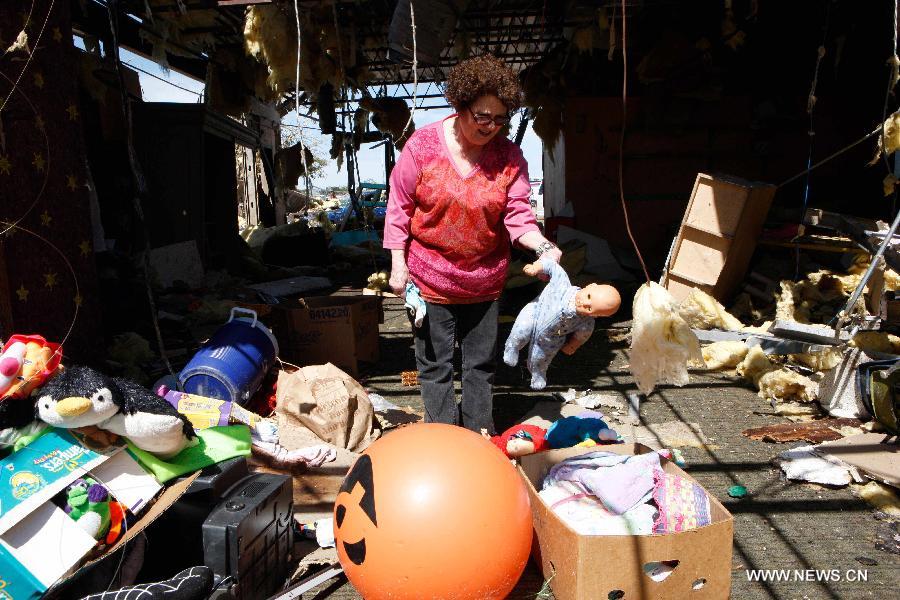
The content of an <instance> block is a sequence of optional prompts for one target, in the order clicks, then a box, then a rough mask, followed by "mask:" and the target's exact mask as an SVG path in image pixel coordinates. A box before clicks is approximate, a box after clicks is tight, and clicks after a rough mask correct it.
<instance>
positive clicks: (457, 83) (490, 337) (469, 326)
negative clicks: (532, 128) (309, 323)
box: [384, 56, 561, 433]
mask: <svg viewBox="0 0 900 600" xmlns="http://www.w3.org/2000/svg"><path fill="white" fill-rule="evenodd" d="M521 94H522V91H521V88H520V87H519V82H518V79H517V77H516V75H515V73H513V71H512V70H511V69H509V67H507V66H506V65H504V64H503V62H501V61H500V60H499V59H497V58H494V57H492V56H479V57H476V58H472V59H469V60H466V61H463V62H461V63H459V64H458V65H457V66H456V67H454V68H453V69H452V70H451V71H450V73H449V76H448V78H447V88H446V92H445V95H446V97H447V101H448V102H449V103H450V105H451V106H453V108H454V109H455V110H456V114H454V115H451V116H450V117H447V118H446V119H443V120H442V121H439V122H437V123H432V124H431V125H428V126H426V127H424V128H422V129H420V130H418V131H416V132H415V133H414V134H413V135H412V136H411V137H410V139H409V141H407V143H406V145H405V146H404V148H403V152H402V154H401V155H400V158H399V160H398V161H397V164H396V166H395V167H394V170H393V172H392V174H391V182H390V183H391V193H390V198H389V200H388V209H387V216H386V218H385V226H384V247H385V248H388V249H390V251H391V277H390V286H391V289H392V290H393V292H394V293H396V294H398V295H400V296H403V295H404V293H405V291H406V284H407V282H408V281H410V280H411V281H412V282H413V283H415V285H416V286H418V288H419V293H420V295H421V297H422V298H423V299H424V300H425V303H426V316H425V319H424V322H423V323H422V325H421V326H420V327H414V328H413V330H414V333H415V349H416V364H417V366H418V369H419V384H420V386H421V389H422V399H423V401H424V404H425V421H426V422H437V423H449V424H454V425H457V424H459V420H460V412H461V413H462V425H463V426H464V427H466V428H468V429H471V430H473V431H480V430H481V429H487V430H488V431H489V432H491V433H494V423H493V418H492V414H491V412H492V385H493V380H494V370H495V367H496V361H497V316H498V311H497V300H498V298H499V297H500V293H501V292H502V291H503V286H504V283H505V281H506V271H507V266H508V264H509V253H510V242H512V243H515V244H518V245H519V246H521V247H523V248H525V249H528V250H532V251H534V252H535V253H536V254H537V255H538V256H541V255H544V256H546V257H548V258H550V259H551V260H553V261H556V262H559V258H560V255H561V252H560V250H559V248H557V247H556V246H555V245H553V244H552V243H551V242H549V241H547V239H546V238H545V237H544V236H543V235H541V233H540V230H539V229H538V226H537V222H536V221H535V218H534V213H533V212H532V211H531V205H530V203H529V197H530V195H531V186H530V184H529V181H528V165H527V163H526V162H525V159H524V158H523V156H522V152H521V150H520V149H519V148H518V147H517V146H516V145H515V144H513V143H512V142H510V141H509V140H508V139H507V138H505V137H504V136H500V135H498V133H499V132H500V130H501V129H502V128H503V126H504V125H506V124H507V123H508V122H509V118H510V117H509V114H510V112H511V111H514V110H515V109H517V108H518V107H519V102H520V98H521ZM457 342H458V343H459V346H460V350H461V352H462V404H461V410H460V408H459V407H457V404H456V396H455V393H454V389H453V351H454V346H455V344H456V343H457Z"/></svg>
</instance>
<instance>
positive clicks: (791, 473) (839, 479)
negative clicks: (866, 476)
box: [778, 446, 862, 486]
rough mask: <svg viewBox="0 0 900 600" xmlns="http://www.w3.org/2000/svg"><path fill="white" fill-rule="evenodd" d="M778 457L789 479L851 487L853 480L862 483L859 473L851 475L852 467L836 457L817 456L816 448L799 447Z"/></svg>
mask: <svg viewBox="0 0 900 600" xmlns="http://www.w3.org/2000/svg"><path fill="white" fill-rule="evenodd" d="M778 457H779V459H781V470H782V471H784V474H785V476H786V477H787V478H788V479H794V480H800V481H809V482H810V483H821V484H824V485H836V486H845V485H849V484H850V482H851V481H853V479H856V480H857V481H862V478H861V477H860V476H859V474H858V473H853V474H852V473H851V469H852V467H848V466H847V465H845V464H844V463H843V462H841V461H840V460H838V459H836V458H834V457H831V456H821V455H819V454H817V453H816V451H815V446H799V447H797V448H793V449H791V450H787V451H785V452H782V453H781V454H779V455H778ZM853 471H854V472H855V469H853Z"/></svg>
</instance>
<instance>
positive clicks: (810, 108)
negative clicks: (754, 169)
mask: <svg viewBox="0 0 900 600" xmlns="http://www.w3.org/2000/svg"><path fill="white" fill-rule="evenodd" d="M830 19H831V4H830V3H828V2H826V3H825V20H824V23H823V24H822V42H821V43H820V44H819V47H818V48H817V49H816V66H815V68H814V69H813V78H812V83H811V84H810V87H809V95H808V96H807V98H806V114H807V116H808V118H809V128H808V129H807V131H806V135H807V136H808V137H809V151H808V152H807V155H806V181H805V182H804V185H803V207H802V209H801V211H800V223H799V226H798V228H797V236H798V237H799V236H802V235H803V231H804V228H803V216H804V215H805V214H806V208H807V206H808V205H809V190H810V174H811V172H812V168H811V167H812V160H813V140H814V139H815V136H816V129H815V125H814V120H813V112H814V111H815V108H816V100H817V98H816V87H817V86H818V84H819V68H820V67H821V66H822V59H823V58H825V43H826V42H827V41H828V24H829V21H830ZM798 277H800V248H799V246H798V247H797V248H795V249H794V279H795V280H796V279H797V278H798Z"/></svg>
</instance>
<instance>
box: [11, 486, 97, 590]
mask: <svg viewBox="0 0 900 600" xmlns="http://www.w3.org/2000/svg"><path fill="white" fill-rule="evenodd" d="M95 544H96V540H94V538H92V537H91V536H90V535H88V534H87V533H85V532H84V530H83V529H82V528H81V527H79V526H78V524H77V523H75V521H74V520H72V518H71V517H69V515H67V514H66V513H65V512H63V510H62V509H60V508H57V507H56V506H55V505H54V504H53V503H52V502H45V503H44V504H42V505H41V506H39V507H38V508H37V509H36V510H34V511H33V512H31V513H29V514H28V515H27V516H26V517H24V518H23V519H21V520H20V521H19V522H18V523H16V524H15V525H14V526H13V527H12V528H10V529H9V531H7V532H6V533H4V534H3V536H2V537H0V589H2V590H3V591H4V592H5V593H6V594H7V596H3V597H4V598H29V599H30V598H40V597H41V596H42V595H43V593H44V592H45V591H46V590H47V588H49V587H50V586H51V585H53V583H54V582H55V581H56V580H57V579H59V578H60V577H62V576H63V575H65V574H66V573H67V572H68V571H69V570H70V569H71V568H72V567H74V566H75V565H76V564H77V563H78V561H79V560H81V558H82V557H83V556H85V555H86V554H87V553H88V552H89V551H90V550H91V548H93V547H94V545H95Z"/></svg>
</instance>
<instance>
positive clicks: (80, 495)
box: [65, 477, 110, 540]
mask: <svg viewBox="0 0 900 600" xmlns="http://www.w3.org/2000/svg"><path fill="white" fill-rule="evenodd" d="M66 500H67V505H66V508H65V511H66V513H67V514H68V515H69V516H70V517H72V519H74V520H75V521H76V522H77V523H78V525H79V526H80V527H81V528H82V529H83V530H84V531H85V532H86V533H87V534H88V535H90V536H91V537H93V538H94V539H96V540H99V539H102V538H103V536H104V535H106V532H107V531H109V523H110V513H109V500H110V498H109V491H107V489H106V488H105V487H103V486H102V485H100V484H99V483H97V482H96V481H94V480H93V479H91V478H90V477H85V478H84V479H76V480H75V482H74V483H72V485H70V486H69V487H68V488H66Z"/></svg>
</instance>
